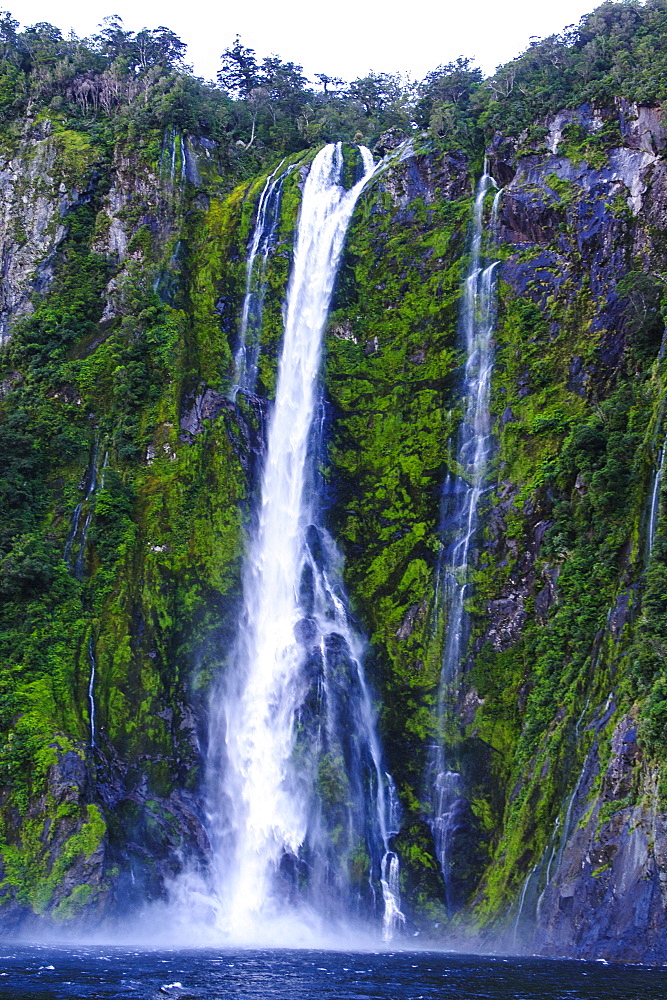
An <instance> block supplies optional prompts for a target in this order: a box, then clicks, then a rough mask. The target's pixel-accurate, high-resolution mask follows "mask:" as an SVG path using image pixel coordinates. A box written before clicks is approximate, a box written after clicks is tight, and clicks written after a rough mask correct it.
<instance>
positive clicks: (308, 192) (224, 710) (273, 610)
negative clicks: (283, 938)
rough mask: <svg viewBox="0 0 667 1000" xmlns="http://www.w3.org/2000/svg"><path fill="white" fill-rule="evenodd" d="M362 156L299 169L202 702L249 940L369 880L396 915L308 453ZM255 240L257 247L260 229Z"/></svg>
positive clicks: (236, 902) (390, 819) (328, 151)
mask: <svg viewBox="0 0 667 1000" xmlns="http://www.w3.org/2000/svg"><path fill="white" fill-rule="evenodd" d="M360 159H361V163H360V167H361V168H362V176H361V178H360V179H359V180H358V181H357V183H356V184H354V186H353V187H351V188H350V189H349V190H345V189H344V187H343V186H342V184H341V178H342V175H343V167H344V161H343V151H342V147H341V145H340V144H337V145H330V146H326V147H325V148H324V149H323V150H321V151H320V152H319V153H318V155H317V156H316V157H315V159H314V161H313V163H312V166H311V168H310V172H309V174H308V177H307V179H306V181H305V184H304V188H303V198H302V205H301V212H300V217H299V223H298V230H297V235H296V241H295V251H294V262H293V267H292V273H291V277H290V282H289V287H288V292H287V304H286V320H285V331H284V339H283V347H282V354H281V358H280V363H279V370H278V379H277V388H276V398H275V403H274V405H273V412H272V414H271V418H270V422H269V429H268V442H267V450H266V458H265V466H264V471H263V477H262V484H261V501H260V505H259V510H258V512H257V520H256V524H255V527H254V529H253V531H252V535H251V540H250V546H249V552H248V555H247V558H246V563H245V567H244V574H243V611H242V615H241V620H240V623H239V630H238V635H237V640H236V644H235V648H234V650H233V654H232V656H231V659H230V662H229V663H228V665H227V667H226V670H225V672H224V676H223V677H222V678H221V680H220V682H219V683H218V684H217V685H216V686H215V688H214V691H213V693H212V697H211V703H210V728H209V751H208V760H207V785H208V831H209V836H210V839H211V844H212V854H213V872H212V878H213V883H214V884H213V889H214V896H215V900H216V903H215V908H216V917H215V919H216V923H217V925H218V926H219V927H220V929H221V930H222V931H223V932H224V933H225V934H227V935H228V936H229V937H232V938H234V939H236V940H243V941H247V942H255V943H261V942H264V941H266V940H267V935H268V934H271V933H272V932H275V929H276V927H278V926H280V921H281V920H283V918H288V919H290V920H294V919H295V918H296V919H297V920H301V923H302V925H308V927H309V928H310V929H311V931H313V932H315V933H316V932H317V925H318V923H319V925H320V926H324V927H326V928H327V929H331V927H332V925H333V924H335V923H336V922H345V921H346V920H347V919H348V918H349V917H351V916H357V917H359V918H363V917H365V916H367V915H368V913H369V910H372V903H373V896H374V895H375V892H376V889H377V898H378V899H379V898H380V890H381V899H382V901H383V908H382V911H381V912H382V919H383V933H384V936H385V938H386V939H388V938H390V937H391V935H392V934H393V933H394V931H395V929H396V928H397V927H398V926H399V925H400V924H401V923H402V921H403V916H402V914H401V911H400V898H399V895H398V857H397V856H396V854H395V853H394V852H393V851H392V850H391V839H392V837H393V836H394V835H395V834H396V833H397V823H398V819H399V816H398V808H397V797H396V793H395V789H394V787H393V782H392V781H391V778H390V777H389V776H388V775H387V774H386V772H385V770H384V768H383V764H382V754H381V750H380V746H379V741H378V737H377V732H376V724H375V713H374V710H373V706H372V703H371V698H370V695H369V691H368V687H367V685H366V680H365V676H364V670H363V652H364V643H363V641H362V638H361V636H360V635H359V633H358V632H357V630H356V629H355V627H354V624H353V622H352V621H351V618H350V615H349V611H348V606H347V598H346V595H345V592H344V589H343V584H342V575H341V557H340V554H339V552H338V550H337V548H336V546H335V544H334V542H333V540H332V538H331V536H330V535H329V534H328V533H327V531H326V530H325V528H324V527H323V524H322V521H321V515H320V510H319V502H318V481H317V468H316V466H317V462H316V458H317V452H318V448H319V443H320V442H319V441H318V438H319V436H320V434H321V421H318V420H317V419H316V417H317V409H318V404H319V390H318V375H319V368H320V360H321V349H322V335H323V331H324V327H325V324H326V319H327V314H328V310H329V303H330V299H331V294H332V291H333V286H334V281H335V277H336V272H337V269H338V264H339V261H340V257H341V253H342V249H343V245H344V240H345V234H346V231H347V227H348V224H349V221H350V218H351V216H352V212H353V210H354V206H355V204H356V201H357V199H358V197H359V195H360V194H361V191H362V189H363V188H364V186H365V184H366V183H367V181H368V180H369V178H370V177H371V175H372V174H373V172H374V165H373V159H372V156H371V154H370V153H369V151H368V150H366V149H364V148H363V147H362V148H360ZM271 183H273V182H271ZM270 186H271V185H270V183H269V182H267V187H266V188H265V194H266V199H265V203H264V204H265V207H266V211H267V213H268V211H269V209H268V204H269V200H270ZM260 208H261V206H260ZM258 226H259V218H258ZM253 246H254V247H255V253H256V254H258V253H261V252H262V251H261V239H259V238H258V239H256V240H255V241H253ZM251 252H252V248H251ZM251 270H252V268H251V265H250V263H249V265H248V273H249V274H250V272H251ZM369 871H370V879H369V877H368V872H369ZM369 881H370V885H369Z"/></svg>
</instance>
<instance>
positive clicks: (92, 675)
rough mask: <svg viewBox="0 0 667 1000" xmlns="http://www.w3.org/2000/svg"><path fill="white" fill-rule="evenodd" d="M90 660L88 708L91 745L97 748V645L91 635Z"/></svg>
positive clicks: (89, 643) (89, 645)
mask: <svg viewBox="0 0 667 1000" xmlns="http://www.w3.org/2000/svg"><path fill="white" fill-rule="evenodd" d="M88 660H89V662H90V674H89V676H88V709H89V712H90V746H91V748H93V749H94V748H95V670H96V666H97V665H96V661H95V646H94V644H93V637H92V635H91V637H90V640H89V642H88Z"/></svg>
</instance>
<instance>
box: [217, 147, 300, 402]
mask: <svg viewBox="0 0 667 1000" xmlns="http://www.w3.org/2000/svg"><path fill="white" fill-rule="evenodd" d="M284 162H285V161H284V160H282V161H281V162H280V163H279V164H278V166H277V167H276V169H275V170H274V171H273V173H272V174H270V175H269V177H268V178H267V180H266V183H265V185H264V188H263V190H262V193H261V195H260V198H259V203H258V205H257V218H256V220H255V227H254V229H253V234H252V241H251V243H250V250H249V253H248V262H247V264H246V285H245V295H244V297H243V308H242V310H241V324H240V329H239V344H238V347H237V349H236V353H235V355H234V383H233V385H232V391H231V397H232V399H233V398H234V397H235V396H236V393H237V392H238V391H239V390H241V391H245V392H252V390H253V389H254V387H255V379H256V377H257V361H258V358H259V347H260V335H261V332H262V314H263V311H264V295H265V292H266V266H267V263H268V259H269V253H270V252H271V248H272V247H273V245H274V242H275V236H276V230H277V228H278V223H279V222H280V204H281V199H282V187H283V181H284V180H285V178H286V177H287V175H288V174H289V173H290V171H291V170H292V169H293V167H288V168H287V170H285V171H283V172H282V173H281V169H282V165H283V163H284Z"/></svg>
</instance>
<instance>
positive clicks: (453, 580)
mask: <svg viewBox="0 0 667 1000" xmlns="http://www.w3.org/2000/svg"><path fill="white" fill-rule="evenodd" d="M493 188H496V184H495V181H494V180H493V178H492V177H491V175H490V174H489V173H488V172H487V169H486V165H485V169H484V173H483V175H482V177H481V179H480V181H479V184H478V186H477V191H476V195H475V205H474V213H473V222H472V232H471V243H470V263H469V266H468V271H467V274H466V279H465V286H464V294H463V301H462V309H461V332H462V339H463V342H464V346H465V350H466V365H465V373H464V382H463V398H464V414H463V419H462V421H461V425H460V429H459V437H458V450H457V455H456V463H457V470H456V472H455V473H452V474H450V475H448V477H447V479H446V481H445V484H444V487H443V495H442V535H443V552H442V559H441V566H440V580H439V593H440V595H441V597H440V602H441V607H442V608H444V612H445V637H446V638H445V649H444V655H443V661H442V668H441V677H440V688H439V695H438V719H439V729H440V738H439V740H438V742H437V744H436V745H435V747H434V750H433V752H432V757H431V762H430V779H429V785H430V789H431V820H430V822H431V829H432V832H433V838H434V841H435V848H436V852H437V856H438V860H439V862H440V867H441V869H442V873H443V878H444V881H445V887H446V892H447V906H448V908H449V909H451V908H452V906H453V902H454V901H453V895H452V884H451V882H452V880H451V860H452V858H451V849H452V841H453V838H454V836H455V834H456V832H457V831H458V830H459V829H460V827H461V824H462V823H463V822H464V816H465V799H464V798H463V789H462V779H461V776H460V775H459V774H458V773H457V772H456V771H454V770H452V769H451V768H449V767H448V766H447V762H446V753H445V747H444V744H443V738H442V733H443V729H444V724H445V715H446V711H447V700H448V696H449V692H450V691H451V686H452V684H453V683H454V682H455V681H456V679H457V676H458V674H459V671H460V669H461V659H462V655H463V652H464V650H465V646H466V641H467V637H468V621H467V615H466V612H465V599H466V596H467V594H468V592H469V587H470V579H469V577H470V558H471V554H472V546H473V543H474V540H475V536H476V532H477V527H478V507H479V502H480V499H481V497H482V493H483V490H484V483H485V477H486V472H487V466H488V462H489V458H490V453H491V418H490V413H489V398H490V391H491V373H492V369H493V332H494V322H495V305H496V295H495V271H496V267H497V264H498V261H489V260H488V259H487V258H486V256H485V254H484V251H485V250H486V248H485V247H483V242H484V237H485V234H486V233H487V232H488V233H489V235H493V233H494V232H495V231H496V229H497V219H498V211H499V205H500V197H501V194H502V192H501V191H497V193H496V195H495V197H494V199H493V205H492V209H491V216H490V220H489V222H488V224H486V225H485V206H486V202H487V196H488V195H489V192H490V191H491V189H493Z"/></svg>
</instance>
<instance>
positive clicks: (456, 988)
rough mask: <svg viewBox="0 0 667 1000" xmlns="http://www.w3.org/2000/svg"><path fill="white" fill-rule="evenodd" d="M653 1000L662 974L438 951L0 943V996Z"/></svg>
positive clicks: (665, 975)
mask: <svg viewBox="0 0 667 1000" xmlns="http://www.w3.org/2000/svg"><path fill="white" fill-rule="evenodd" d="M167 996H169V997H172V1000H176V998H178V1000H187V998H189V997H190V998H201V1000H227V998H232V997H234V998H236V997H258V998H263V1000H264V998H266V1000H371V998H372V1000H390V998H394V997H396V998H400V1000H435V998H437V1000H478V998H480V1000H481V998H493V1000H509V998H511V1000H566V998H567V1000H660V998H663V997H667V970H666V969H649V968H636V967H632V966H627V965H626V966H618V965H602V964H597V963H583V962H558V961H549V960H545V959H534V958H525V959H524V958H510V959H504V958H488V957H487V958H479V957H475V956H468V955H464V956H462V955H444V954H442V953H436V952H389V953H379V954H368V953H345V952H325V951H214V950H212V949H211V950H202V951H164V950H162V951H148V952H146V951H128V950H127V949H125V948H123V949H121V948H99V947H95V948H93V947H89V948H71V947H70V948H63V947H50V946H43V947H30V948H28V947H20V948H13V947H7V946H1V945H0V997H2V998H12V1000H24V998H32V997H35V998H37V997H40V998H41V997H43V998H58V1000H60V998H68V997H95V998H97V997H100V998H104V997H114V998H116V997H128V998H129V997H137V998H144V997H145V998H150V1000H164V998H165V997H167Z"/></svg>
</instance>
